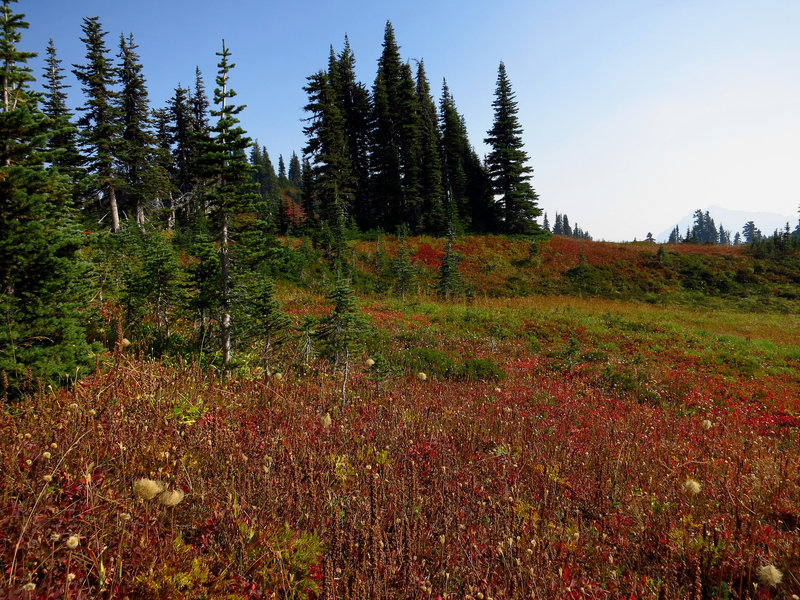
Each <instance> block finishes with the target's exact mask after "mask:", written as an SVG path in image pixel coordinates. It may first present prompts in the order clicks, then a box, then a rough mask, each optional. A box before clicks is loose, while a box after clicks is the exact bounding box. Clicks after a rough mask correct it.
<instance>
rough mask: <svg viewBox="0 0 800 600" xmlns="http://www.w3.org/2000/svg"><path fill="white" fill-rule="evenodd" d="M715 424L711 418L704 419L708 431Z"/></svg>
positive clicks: (704, 427)
mask: <svg viewBox="0 0 800 600" xmlns="http://www.w3.org/2000/svg"><path fill="white" fill-rule="evenodd" d="M713 426H714V424H713V423H712V422H711V421H710V420H708V419H703V429H705V430H706V431H708V430H709V429H711V428H712V427H713Z"/></svg>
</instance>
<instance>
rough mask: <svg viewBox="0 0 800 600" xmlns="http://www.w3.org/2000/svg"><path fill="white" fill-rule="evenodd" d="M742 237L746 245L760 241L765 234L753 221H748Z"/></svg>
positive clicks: (743, 228)
mask: <svg viewBox="0 0 800 600" xmlns="http://www.w3.org/2000/svg"><path fill="white" fill-rule="evenodd" d="M742 237H744V242H745V244H752V243H753V242H757V241H759V240H760V239H761V238H762V237H763V234H762V233H761V230H760V229H759V228H758V227H756V225H755V223H753V221H748V222H747V223H745V224H744V226H743V227H742Z"/></svg>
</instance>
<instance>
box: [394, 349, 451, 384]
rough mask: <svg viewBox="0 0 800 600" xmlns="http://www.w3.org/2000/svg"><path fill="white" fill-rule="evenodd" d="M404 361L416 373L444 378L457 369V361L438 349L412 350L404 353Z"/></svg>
mask: <svg viewBox="0 0 800 600" xmlns="http://www.w3.org/2000/svg"><path fill="white" fill-rule="evenodd" d="M402 361H403V364H404V365H405V366H406V367H407V368H410V369H413V370H414V371H417V372H419V371H421V372H423V373H426V374H428V375H440V376H442V377H447V376H449V375H450V374H451V373H452V371H453V369H454V368H455V361H454V360H453V359H452V358H450V357H449V356H448V355H447V354H445V353H444V352H442V351H441V350H437V349H436V348H425V347H423V348H411V349H410V350H406V351H405V352H404V353H403V357H402Z"/></svg>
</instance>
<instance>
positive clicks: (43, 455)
mask: <svg viewBox="0 0 800 600" xmlns="http://www.w3.org/2000/svg"><path fill="white" fill-rule="evenodd" d="M51 456H52V455H51V454H50V453H49V452H42V458H46V459H47V460H50V457H51Z"/></svg>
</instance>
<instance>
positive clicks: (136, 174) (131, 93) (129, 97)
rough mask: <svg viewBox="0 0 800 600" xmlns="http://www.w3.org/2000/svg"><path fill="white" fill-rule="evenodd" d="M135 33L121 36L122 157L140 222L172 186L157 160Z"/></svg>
mask: <svg viewBox="0 0 800 600" xmlns="http://www.w3.org/2000/svg"><path fill="white" fill-rule="evenodd" d="M136 48H137V46H136V44H135V43H134V41H133V36H132V35H131V36H129V37H128V39H127V40H126V39H125V37H124V36H121V37H120V53H119V58H120V67H119V77H120V83H121V84H122V90H121V92H120V94H119V101H120V109H119V112H120V114H121V125H122V132H121V133H122V135H121V138H120V141H119V145H118V161H119V164H120V167H121V171H122V179H123V182H124V183H123V185H122V186H121V189H122V190H123V191H124V194H125V196H127V198H128V199H129V203H130V204H132V205H133V212H134V215H135V218H136V223H137V224H138V225H139V226H140V227H141V226H143V225H144V219H145V216H144V207H145V204H146V203H147V202H148V201H150V200H153V199H154V198H157V197H160V196H161V194H162V192H165V191H166V190H167V189H168V183H167V180H166V177H165V173H162V171H161V169H160V168H159V165H158V162H157V147H156V139H155V136H154V135H153V133H152V125H151V122H150V106H149V99H148V94H147V88H146V87H145V80H144V75H143V74H142V65H141V63H140V62H139V55H138V54H137V53H136Z"/></svg>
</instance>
